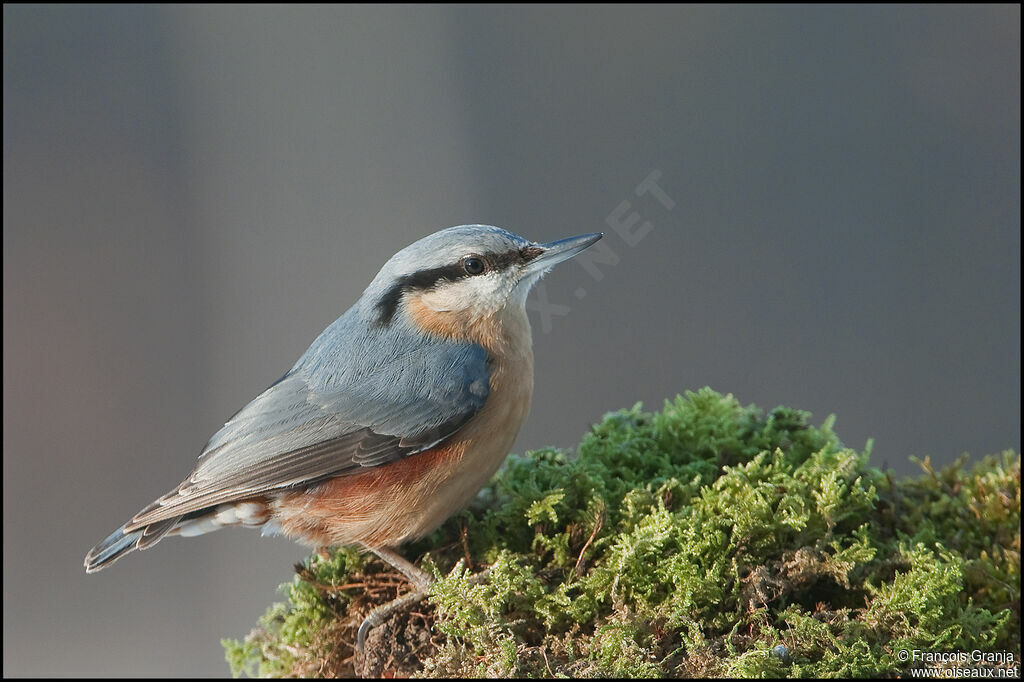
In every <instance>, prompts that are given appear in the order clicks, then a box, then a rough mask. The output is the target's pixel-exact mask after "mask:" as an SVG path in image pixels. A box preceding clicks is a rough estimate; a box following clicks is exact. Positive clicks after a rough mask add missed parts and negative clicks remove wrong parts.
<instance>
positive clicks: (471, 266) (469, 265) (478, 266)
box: [462, 256, 487, 275]
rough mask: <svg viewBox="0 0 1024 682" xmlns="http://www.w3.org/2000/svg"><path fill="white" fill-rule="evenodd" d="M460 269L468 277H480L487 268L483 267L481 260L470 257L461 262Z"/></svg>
mask: <svg viewBox="0 0 1024 682" xmlns="http://www.w3.org/2000/svg"><path fill="white" fill-rule="evenodd" d="M462 267H463V268H464V269H465V271H466V273H467V274H469V275H482V274H483V272H484V270H486V269H487V266H486V265H484V262H483V260H481V259H479V258H476V257H475V256H470V257H469V258H466V259H464V260H463V261H462Z"/></svg>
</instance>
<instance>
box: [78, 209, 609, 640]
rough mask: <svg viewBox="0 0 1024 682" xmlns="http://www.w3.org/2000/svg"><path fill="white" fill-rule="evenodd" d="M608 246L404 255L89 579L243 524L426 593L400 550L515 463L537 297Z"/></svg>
mask: <svg viewBox="0 0 1024 682" xmlns="http://www.w3.org/2000/svg"><path fill="white" fill-rule="evenodd" d="M600 238H601V234H597V233H595V234H585V235H580V236H578V237H570V238H568V239H562V240H560V241H555V242H549V243H546V244H536V243H533V242H531V241H528V240H526V239H524V238H523V237H520V236H518V235H515V234H512V233H510V232H507V231H506V230H502V229H500V228H497V227H488V226H483V225H464V226H461V227H452V228H449V229H447V230H442V231H440V232H436V233H434V234H432V235H429V236H427V237H424V238H423V239H420V240H419V241H417V242H415V243H414V244H412V245H410V246H408V247H406V248H404V249H402V250H401V251H399V252H398V253H396V254H395V255H394V256H392V258H391V259H390V260H389V261H388V262H387V263H386V264H385V265H384V267H383V268H381V270H380V272H379V273H378V274H377V276H376V277H375V278H374V279H373V281H372V282H371V283H370V285H369V286H368V287H367V288H366V291H364V292H363V295H362V296H361V297H360V298H359V300H358V301H356V303H355V305H353V306H352V307H351V308H349V309H348V311H346V312H345V313H344V314H343V315H342V316H341V317H339V318H338V319H337V320H336V321H335V322H334V323H333V324H331V325H330V326H329V327H327V329H325V330H324V331H323V333H321V334H320V336H319V337H318V338H317V339H316V340H315V341H314V342H313V344H312V345H311V346H310V347H309V349H308V350H306V352H305V353H304V354H303V355H302V357H301V358H299V361H298V362H296V363H295V366H294V367H292V368H291V369H290V370H289V371H288V373H286V374H285V375H284V376H283V377H281V378H280V379H278V380H277V381H276V382H275V383H274V384H272V385H271V386H270V387H269V388H268V389H267V390H266V391H264V392H263V393H261V394H260V395H259V396H257V397H256V399H255V400H253V401H252V402H250V403H249V404H248V405H246V406H245V407H243V408H242V409H241V410H239V411H238V413H236V414H235V416H233V417H232V418H231V419H230V420H229V421H228V422H227V423H226V424H225V425H224V427H223V428H221V429H220V430H219V431H217V433H215V434H214V435H213V437H212V438H211V439H210V441H209V442H208V443H207V444H206V447H205V448H203V451H202V454H201V455H200V456H199V461H198V463H197V464H196V467H195V469H194V470H193V471H192V473H191V474H189V476H188V477H187V478H186V479H185V480H184V481H183V482H182V483H181V484H180V485H179V486H178V487H177V488H175V489H174V490H172V491H171V492H169V493H167V494H166V495H164V496H163V497H161V498H159V499H158V500H156V501H155V502H153V503H152V504H150V505H148V506H147V507H145V508H144V509H143V510H142V511H140V512H139V513H138V514H136V515H135V516H133V517H132V518H131V520H130V521H128V523H126V524H124V525H123V526H121V527H120V528H118V529H117V530H116V531H114V532H113V533H112V534H111V535H110V536H109V537H107V538H106V539H105V540H103V541H102V542H101V543H99V544H98V545H97V546H96V547H94V548H93V549H92V551H90V552H89V554H88V555H87V556H86V557H85V568H86V571H88V572H90V573H91V572H94V571H98V570H100V569H102V568H105V567H107V566H109V565H110V564H111V563H113V562H114V561H116V560H117V559H119V558H121V557H122V556H124V555H125V554H127V553H129V552H131V551H132V550H135V549H148V548H150V547H152V546H153V545H155V544H156V543H157V542H159V541H160V540H161V539H162V538H164V537H165V536H167V535H183V536H193V535H201V534H203V533H207V532H209V531H213V530H218V529H220V528H223V527H225V526H247V527H259V528H262V530H263V533H264V534H273V533H281V534H284V535H286V536H288V537H291V538H293V539H296V540H298V541H300V542H303V543H305V544H308V545H312V546H314V547H324V546H328V545H361V546H362V547H365V548H366V549H369V550H372V551H373V552H374V553H376V554H377V555H378V556H380V557H381V558H382V559H384V560H385V561H387V562H388V563H390V564H392V565H393V566H395V567H396V568H398V569H399V570H400V571H401V572H402V573H404V574H405V575H406V576H407V577H408V578H409V579H410V580H411V581H412V582H413V583H414V584H415V585H416V587H417V588H418V591H417V592H415V593H411V594H410V595H407V597H408V598H403V603H407V602H408V601H411V599H412V598H419V597H422V595H423V589H424V588H425V587H426V585H428V584H429V582H430V577H429V576H428V575H427V574H426V573H425V572H424V571H421V570H420V569H418V568H416V567H415V566H413V565H412V564H411V563H409V562H408V561H406V560H405V559H403V558H402V557H401V556H400V555H398V554H397V552H395V551H394V550H393V549H391V548H394V547H396V546H398V545H400V544H402V543H403V542H405V541H407V540H412V539H415V538H419V537H422V536H423V535H425V534H426V533H429V532H430V531H432V530H433V529H435V528H437V527H438V526H439V525H441V523H443V522H444V520H445V519H447V518H448V517H449V516H450V515H451V514H453V513H454V512H455V511H457V510H458V509H459V508H461V507H462V506H464V505H465V504H467V503H468V502H469V501H470V500H471V499H472V497H473V496H474V495H475V494H476V492H477V491H478V490H479V489H480V488H481V487H482V486H483V485H484V484H485V483H486V482H487V481H488V479H490V477H491V476H492V475H493V474H494V472H495V471H496V470H497V469H498V467H499V465H500V464H501V462H502V461H503V460H504V459H505V456H506V455H507V454H508V451H509V449H510V448H511V447H512V442H513V441H514V440H515V437H516V434H517V433H518V432H519V427H520V426H522V423H523V421H524V419H525V418H526V414H527V412H528V411H529V407H530V398H531V395H532V393H533V350H532V348H531V346H532V340H531V337H530V323H529V321H528V320H527V317H526V309H525V302H526V295H527V293H528V292H529V291H530V288H531V287H532V286H533V285H534V284H535V283H536V282H537V280H539V279H540V278H541V277H542V276H543V275H544V274H545V273H546V272H547V271H548V270H549V269H550V268H551V267H552V266H554V265H555V264H556V263H559V262H561V261H564V260H566V259H568V258H571V257H572V256H574V255H575V254H577V253H579V252H580V251H582V250H583V249H585V248H587V247H588V246H590V245H591V244H593V243H594V242H596V241H597V240H598V239H600ZM397 601H399V600H396V602H397ZM382 609H385V607H380V608H378V609H377V610H375V611H374V612H373V613H371V615H370V616H369V617H368V618H367V620H366V621H365V622H364V623H363V626H362V627H361V628H360V632H359V644H360V647H361V645H362V642H363V640H364V638H365V635H366V632H367V631H368V629H369V628H370V627H373V626H374V625H376V624H377V623H378V622H380V620H381V619H382V617H383V615H384V613H385V610H382ZM390 610H391V609H386V611H387V612H390Z"/></svg>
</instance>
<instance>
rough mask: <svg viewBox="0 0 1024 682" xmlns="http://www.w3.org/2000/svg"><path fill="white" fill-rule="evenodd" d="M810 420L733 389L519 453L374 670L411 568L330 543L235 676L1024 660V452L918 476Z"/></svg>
mask: <svg viewBox="0 0 1024 682" xmlns="http://www.w3.org/2000/svg"><path fill="white" fill-rule="evenodd" d="M808 420H809V415H808V414H807V413H805V412H801V411H798V410H793V409H790V408H777V409H775V410H772V411H771V412H769V413H767V414H765V413H764V412H763V411H761V410H759V409H757V408H756V407H753V406H750V407H743V406H742V405H740V403H739V402H738V401H736V400H735V399H734V398H733V397H732V396H729V395H727V396H722V395H720V394H718V393H715V392H714V391H711V390H710V389H703V390H701V391H698V392H696V393H687V395H686V397H679V398H677V399H676V400H675V401H671V402H668V403H666V405H665V408H664V409H663V410H662V411H661V412H660V413H646V412H643V411H642V409H641V406H640V405H636V406H634V407H633V408H632V409H630V410H623V411H620V412H615V413H612V414H608V415H606V416H605V417H604V419H603V420H602V421H601V423H599V424H596V425H595V426H594V427H593V429H592V430H591V431H590V432H589V433H587V434H586V435H585V436H584V437H583V440H582V441H581V443H580V445H579V447H578V448H577V449H576V452H575V453H572V454H570V453H567V452H563V451H560V450H555V449H544V450H538V451H535V452H530V453H527V455H526V456H524V457H515V456H513V457H510V458H509V460H508V462H507V463H506V465H505V466H504V467H503V469H502V470H501V471H500V472H499V473H498V474H497V475H496V476H495V478H494V480H493V481H492V482H491V484H490V485H489V486H488V487H487V488H486V489H485V490H484V491H482V493H481V495H480V496H479V498H478V500H477V503H476V504H474V506H473V507H471V508H470V509H468V510H466V511H464V512H461V513H460V514H458V515H456V516H455V517H454V518H452V519H450V520H449V521H448V522H447V523H446V524H445V525H444V526H443V527H442V528H441V529H440V530H438V531H437V532H435V533H434V534H432V535H431V536H429V537H428V538H425V539H424V540H422V541H420V542H418V543H414V544H412V545H409V546H407V547H405V548H404V550H403V551H404V553H405V554H406V556H408V557H410V558H418V557H424V561H423V565H424V566H425V567H426V568H427V570H431V571H433V572H434V574H435V576H436V577H437V581H436V583H435V584H434V585H433V587H432V588H431V594H430V598H429V603H425V604H424V605H423V606H422V607H419V608H417V609H413V610H412V612H411V613H408V612H407V613H404V614H399V615H396V616H395V618H394V619H393V620H394V622H393V623H391V624H390V625H388V624H385V625H383V626H381V628H384V629H386V630H387V628H390V630H388V631H387V632H388V633H389V634H387V636H384V637H379V638H378V640H377V641H376V642H374V641H373V640H371V643H370V644H371V647H370V648H369V649H368V650H369V651H370V652H371V657H370V658H371V659H372V660H371V661H369V662H368V661H367V660H362V661H353V659H352V647H351V643H352V641H353V640H354V628H356V627H358V625H359V622H360V621H361V618H362V616H364V615H365V613H366V612H367V611H368V610H369V609H370V608H371V607H372V606H373V605H374V604H377V603H382V602H383V601H385V600H386V599H388V598H390V597H393V596H394V595H395V594H396V593H397V587H396V584H401V581H400V580H396V579H395V577H394V575H393V573H391V572H390V571H389V570H388V569H385V568H384V567H383V566H382V565H381V564H380V563H379V562H377V561H376V560H370V559H367V558H364V559H361V558H360V557H359V556H358V555H356V554H355V553H354V552H352V551H351V550H346V551H339V552H337V553H336V554H334V555H332V556H331V557H329V558H324V557H321V556H319V555H314V556H312V557H310V559H309V560H307V562H306V563H305V564H304V565H303V566H302V567H300V570H299V572H298V574H297V575H296V576H295V577H294V578H293V580H292V582H291V583H288V584H287V585H285V586H283V589H285V591H286V592H287V594H288V604H287V605H281V604H276V605H274V606H273V607H271V609H270V610H269V611H268V612H267V615H266V616H264V618H263V619H262V620H261V622H260V626H259V627H258V628H257V629H256V630H254V631H253V633H252V634H250V635H249V636H248V637H246V638H245V640H244V641H233V640H227V641H225V649H226V651H227V658H228V661H229V663H230V664H231V669H232V672H233V673H234V674H236V675H238V674H239V673H242V672H245V673H248V674H250V675H253V674H258V675H265V676H284V675H324V676H328V675H343V674H352V673H353V672H354V671H355V670H356V669H357V667H358V668H359V672H362V673H370V674H382V673H384V674H403V675H409V674H416V675H418V676H436V677H455V676H479V677H552V676H572V677H662V676H735V677H762V676H773V677H775V676H783V677H848V676H877V675H898V674H902V673H904V672H905V671H906V670H907V669H908V668H909V667H910V666H912V665H914V664H913V663H911V662H904V661H901V660H899V657H898V652H899V651H900V650H901V649H910V650H913V649H920V650H925V651H967V652H970V651H972V650H982V651H1011V652H1014V653H1015V655H1016V661H1017V662H1018V664H1019V661H1020V627H1019V620H1020V618H1019V616H1020V457H1019V455H1017V454H1015V453H1013V452H1004V453H1002V454H1000V455H997V456H993V457H988V458H986V459H984V460H982V461H981V462H979V463H978V464H976V465H975V466H974V467H973V468H971V469H967V468H966V459H961V460H959V461H957V462H956V463H955V464H954V465H952V466H950V467H948V468H946V469H944V470H942V471H935V470H934V469H933V468H932V467H931V465H930V463H929V462H928V460H927V459H926V460H924V461H923V462H921V465H922V468H923V469H924V475H923V476H921V477H919V478H911V479H901V480H897V479H896V478H894V477H893V476H892V475H891V474H890V473H886V472H882V471H879V470H878V469H875V468H872V467H870V466H869V465H868V457H869V450H870V443H869V446H868V448H867V449H865V451H864V452H857V451H854V450H851V449H849V448H847V447H845V446H844V445H843V444H842V443H841V442H840V441H839V439H838V438H837V437H836V435H835V433H834V432H833V431H832V424H833V419H831V418H830V419H828V420H826V422H825V423H824V424H823V425H821V426H818V427H815V426H812V425H811V424H810V423H809V421H808ZM363 561H366V562H367V563H365V564H364V563H363ZM484 564H486V565H489V566H491V569H490V573H489V574H488V575H487V577H486V579H484V580H482V581H472V580H470V577H471V576H472V575H473V574H475V573H476V572H477V571H479V570H480V567H481V566H482V565H484ZM468 566H471V567H472V569H470V568H468ZM396 633H397V634H396ZM389 647H390V648H389ZM403 647H404V648H403ZM354 665H356V666H357V667H353V666H354ZM918 665H919V664H918ZM359 666H361V667H359Z"/></svg>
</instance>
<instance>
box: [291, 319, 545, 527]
mask: <svg viewBox="0 0 1024 682" xmlns="http://www.w3.org/2000/svg"><path fill="white" fill-rule="evenodd" d="M408 313H409V315H410V316H411V317H412V318H413V319H414V320H415V321H416V322H417V323H418V324H419V325H420V326H421V327H423V328H424V329H425V330H427V331H430V332H432V333H437V334H441V335H444V336H448V337H450V338H451V337H456V338H459V337H462V338H468V340H472V341H475V342H476V343H479V344H480V345H482V346H483V347H484V348H485V349H486V350H487V351H488V355H489V358H490V392H489V394H488V397H487V402H486V403H485V404H484V407H483V408H482V409H481V410H480V412H479V413H478V414H477V415H476V416H474V417H473V418H472V419H471V420H470V421H469V422H467V423H466V425H465V426H463V427H462V428H461V429H460V430H459V431H458V433H456V434H455V435H454V436H452V437H451V438H449V439H448V440H447V441H445V442H444V443H443V444H441V445H439V446H437V447H434V448H432V449H430V450H427V451H424V452H421V453H418V454H416V455H412V456H411V457H408V458H407V459H404V460H401V461H398V462H394V463H392V464H387V465H384V466H381V467H377V468H375V469H369V470H367V471H366V472H364V473H360V474H355V475H345V476H339V477H337V478H334V479H331V480H330V481H327V482H326V483H323V484H321V485H319V486H317V487H316V488H315V489H311V490H308V491H304V492H296V493H290V494H288V495H285V496H282V497H281V498H280V499H279V500H277V501H276V502H275V503H274V505H273V506H274V513H273V516H274V520H275V522H276V523H277V525H279V526H280V528H281V529H282V531H283V532H284V533H285V534H286V535H289V536H291V537H294V538H296V539H298V540H301V541H304V542H306V543H308V544H311V545H348V544H362V545H366V546H370V547H384V546H394V545H398V544H401V543H402V542H405V541H407V540H411V539H415V538H417V537H421V536H423V535H425V534H426V533H429V532H430V531H432V530H434V529H435V528H437V527H438V526H439V525H441V524H442V523H443V522H444V521H445V519H447V518H448V517H449V516H451V515H452V514H453V513H454V512H456V511H458V510H459V509H461V508H462V507H464V506H465V505H466V504H467V503H469V501H470V500H472V499H473V497H474V496H475V495H476V493H477V492H478V491H479V490H480V488H481V487H483V486H484V485H485V484H486V483H487V481H488V480H489V479H490V478H491V476H493V475H494V472H495V471H497V469H498V467H499V466H501V463H502V462H503V461H504V460H505V457H506V456H507V455H508V452H509V450H510V449H511V448H512V444H513V442H514V441H515V438H516V435H517V434H518V433H519V429H520V427H521V426H522V424H523V422H524V421H525V419H526V416H527V414H528V413H529V410H530V400H531V397H532V394H533V350H532V340H531V338H530V324H529V321H528V319H527V317H526V312H525V310H524V309H523V308H522V307H521V306H510V307H509V309H506V310H504V311H502V313H501V314H500V316H493V317H484V318H480V319H477V320H476V321H474V322H473V323H472V324H462V321H460V320H458V319H456V318H454V316H452V315H450V314H449V315H443V314H438V313H437V312H435V311H434V310H431V309H430V308H429V307H427V306H425V305H422V302H421V301H418V300H416V299H414V300H413V301H411V302H410V304H409V308H408ZM455 329H458V330H459V331H460V333H459V334H458V335H456V334H455V333H453V332H454V330H455Z"/></svg>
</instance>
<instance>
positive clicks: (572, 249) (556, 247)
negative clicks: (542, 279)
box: [526, 232, 604, 272]
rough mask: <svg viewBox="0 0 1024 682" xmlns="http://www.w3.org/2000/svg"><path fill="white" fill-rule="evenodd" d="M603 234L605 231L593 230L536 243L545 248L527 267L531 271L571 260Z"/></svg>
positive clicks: (538, 246)
mask: <svg viewBox="0 0 1024 682" xmlns="http://www.w3.org/2000/svg"><path fill="white" fill-rule="evenodd" d="M603 236H604V233H603V232H591V233H590V234H581V235H577V236H575V237H567V238H565V239H559V240H558V241H553V242H547V243H546V244H536V247H537V248H538V249H543V252H542V253H541V254H540V255H539V256H537V257H536V258H534V259H533V260H532V261H530V264H529V265H527V266H526V268H527V270H528V271H530V272H536V271H538V270H547V269H549V268H551V267H553V266H555V265H557V264H558V263H561V262H562V261H564V260H569V259H570V258H572V257H573V256H575V255H576V254H577V253H579V252H580V251H582V250H583V249H585V248H587V247H588V246H590V245H592V244H593V243H594V242H596V241H597V240H598V239H600V238H601V237H603Z"/></svg>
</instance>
